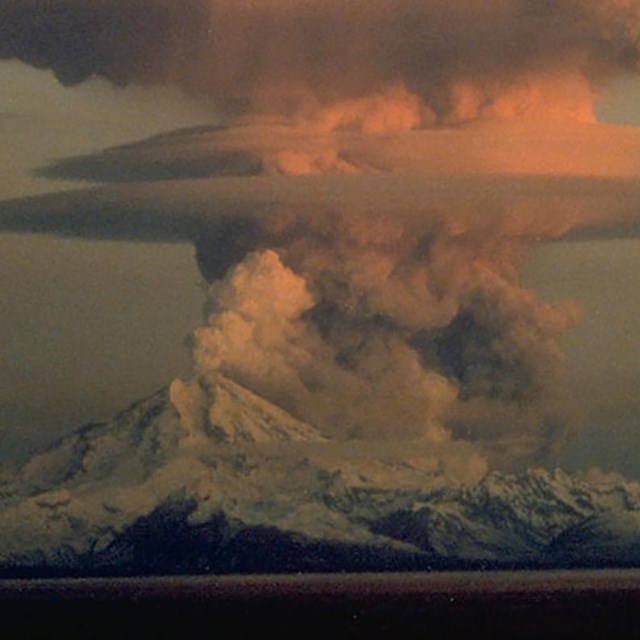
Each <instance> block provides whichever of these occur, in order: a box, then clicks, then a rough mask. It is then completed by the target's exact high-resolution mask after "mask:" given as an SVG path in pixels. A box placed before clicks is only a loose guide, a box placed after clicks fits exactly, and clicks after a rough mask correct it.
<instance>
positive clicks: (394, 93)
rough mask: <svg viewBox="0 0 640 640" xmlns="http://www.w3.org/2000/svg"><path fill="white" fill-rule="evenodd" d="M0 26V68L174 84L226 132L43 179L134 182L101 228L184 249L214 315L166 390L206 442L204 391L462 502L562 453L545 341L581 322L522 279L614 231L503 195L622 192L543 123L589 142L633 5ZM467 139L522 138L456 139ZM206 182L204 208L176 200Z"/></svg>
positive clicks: (286, 8) (41, 6)
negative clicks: (269, 412)
mask: <svg viewBox="0 0 640 640" xmlns="http://www.w3.org/2000/svg"><path fill="white" fill-rule="evenodd" d="M0 24H1V25H2V26H1V27H0V42H2V43H3V44H2V45H0V46H1V47H2V48H1V49H0V56H1V57H4V58H10V57H17V58H20V59H22V60H25V61H26V62H29V63H31V64H34V65H36V66H40V67H48V68H51V69H53V70H54V72H55V73H56V75H57V76H58V77H59V78H60V79H61V80H62V81H63V82H65V83H70V84H71V83H74V82H78V81H82V80H84V79H86V78H88V77H90V76H92V75H101V76H104V77H106V78H108V79H110V80H111V81H113V82H114V83H116V84H125V83H129V82H139V83H142V84H144V83H154V82H166V83H174V84H177V85H179V86H180V87H182V88H183V89H184V90H185V91H188V92H189V93H191V94H193V95H196V96H198V97H200V98H201V99H202V100H204V101H206V102H208V103H210V104H211V105H212V106H213V107H215V109H217V110H218V111H219V112H220V111H222V112H224V113H226V114H227V115H228V116H229V118H230V119H231V120H232V121H233V125H232V126H229V127H227V128H221V129H218V130H216V131H214V132H211V131H208V132H207V131H202V130H198V131H195V132H194V131H191V132H188V133H186V134H185V135H184V136H180V135H178V136H169V137H165V136H161V137H159V138H158V139H156V140H155V141H151V143H150V144H148V145H146V146H145V145H143V146H142V148H138V147H137V146H133V147H131V146H129V147H126V148H121V149H120V150H112V151H111V152H106V153H105V154H103V155H102V156H98V157H94V158H93V161H92V162H87V159H80V160H79V161H78V160H77V159H76V160H75V161H74V160H73V159H72V160H71V161H68V162H66V163H64V162H63V163H60V164H59V165H58V166H57V167H55V166H54V167H53V168H50V173H49V175H56V172H57V174H58V177H73V176H74V175H76V176H78V175H79V176H80V177H82V178H85V179H96V180H103V181H105V182H112V183H118V182H126V181H127V180H130V179H133V180H138V181H139V182H138V184H134V185H133V186H131V188H129V189H127V188H126V187H122V191H118V188H117V187H113V188H112V189H111V190H103V191H95V192H93V194H94V196H95V200H96V204H94V207H95V208H96V210H97V211H98V213H99V218H100V221H101V222H104V218H105V216H104V209H105V207H106V206H107V205H109V206H116V207H117V206H118V203H119V202H120V207H121V209H120V211H119V214H121V215H120V218H118V220H117V222H118V223H119V224H121V223H122V219H125V221H126V219H127V218H128V216H129V215H130V214H131V212H132V210H133V209H135V207H137V206H139V207H140V210H141V211H142V212H143V215H141V216H140V218H141V219H144V222H145V224H151V226H153V225H155V227H156V230H158V229H160V230H162V229H161V228H162V227H163V225H164V227H167V231H166V233H168V234H170V235H172V237H180V238H184V237H189V238H190V239H192V240H194V241H195V244H196V249H197V259H198V263H199V265H200V267H201V271H202V273H203V275H204V276H205V278H206V280H207V282H208V298H209V299H208V304H207V321H206V324H205V325H204V326H202V327H200V328H198V329H196V330H195V331H194V333H193V337H192V347H193V354H194V362H195V382H193V383H192V384H187V385H185V386H184V388H182V387H181V388H182V389H183V390H182V392H181V393H182V394H183V396H184V397H183V398H182V399H181V402H182V406H183V407H187V408H189V407H191V408H192V409H193V415H191V416H183V418H184V419H185V420H187V421H188V422H189V424H190V425H191V426H192V427H193V424H196V423H198V422H202V421H207V420H209V421H211V420H213V418H212V417H211V416H209V415H208V411H207V407H206V406H202V403H203V402H205V403H206V398H207V397H208V396H207V393H203V390H206V388H207V385H208V381H209V382H211V381H212V380H214V379H215V376H216V375H218V373H219V372H222V373H223V374H225V375H227V376H229V377H230V378H232V379H234V380H236V381H238V382H240V383H242V384H244V385H246V386H247V387H248V388H250V389H252V390H253V391H255V392H257V393H259V394H261V395H263V396H264V397H266V398H267V399H269V400H270V401H272V402H273V403H276V404H278V405H279V406H281V407H282V408H284V409H286V410H287V411H289V412H290V413H291V414H292V415H293V416H294V417H296V418H298V419H301V420H304V421H306V422H309V423H311V424H312V425H314V426H315V427H317V428H319V429H320V430H321V431H322V432H323V434H324V435H326V436H330V437H332V438H334V439H337V440H341V441H345V440H356V441H358V442H359V443H371V442H375V441H385V440H392V441H394V442H395V441H405V442H407V443H412V444H410V445H409V446H410V447H414V448H415V450H416V451H421V452H424V451H426V452H428V454H429V455H433V456H435V457H436V458H437V459H438V460H439V461H440V462H441V463H442V465H443V466H445V467H446V466H448V467H449V468H454V467H455V468H456V470H457V471H456V473H457V474H458V477H459V476H460V475H464V472H461V471H460V469H461V468H462V469H464V468H465V467H469V475H471V476H473V477H474V478H476V479H477V478H478V477H479V475H481V474H482V473H484V471H485V470H486V464H487V460H488V461H490V462H491V463H496V464H502V465H509V464H511V463H513V462H515V461H522V460H525V461H530V460H532V459H540V458H544V457H545V456H548V455H550V454H553V452H554V451H555V450H556V448H557V447H558V446H559V445H560V444H561V443H562V442H563V441H564V439H565V438H566V437H567V433H568V432H569V431H571V429H572V427H573V425H574V423H575V422H574V416H573V414H572V409H571V402H570V401H568V400H567V398H566V386H565V381H564V374H563V357H562V353H561V352H560V350H559V348H558V345H557V338H558V336H559V335H561V334H562V333H563V332H564V331H566V330H567V329H568V328H570V327H571V326H573V325H574V324H576V323H577V322H578V321H579V315H580V314H579V310H578V309H577V307H576V305H574V304H573V303H571V302H566V303H556V304H548V303H545V302H543V301H541V300H540V299H538V297H537V296H536V294H535V293H534V292H533V291H531V290H529V289H527V288H526V287H525V286H523V285H522V283H521V281H520V276H519V270H520V267H521V264H522V262H523V260H524V259H525V257H526V255H527V251H528V248H529V247H530V246H531V245H532V244H533V243H534V242H536V241H540V240H545V239H552V238H557V237H561V236H562V235H563V234H565V233H567V232H569V231H570V230H571V229H573V228H575V227H579V226H580V225H581V224H585V223H594V222H598V221H599V220H602V219H605V218H606V217H607V216H608V215H609V214H608V213H607V212H602V211H596V212H594V207H596V206H597V204H598V203H595V204H594V202H589V199H588V198H587V197H586V196H583V195H578V196H576V195H575V193H572V189H574V187H573V186H572V185H573V184H574V183H567V184H568V187H567V184H565V185H564V186H563V187H562V189H560V190H559V195H557V196H556V194H555V192H554V191H553V189H551V190H550V194H548V196H545V197H544V198H538V197H537V196H536V194H535V193H534V194H533V196H531V197H529V198H526V197H516V196H515V195H514V194H515V193H516V192H517V190H518V189H517V188H514V187H513V186H509V185H511V183H506V182H505V180H506V179H504V178H501V177H500V175H501V174H510V175H514V174H518V175H520V176H530V175H531V174H536V175H538V176H540V175H542V176H547V174H554V173H561V174H563V175H564V176H565V177H566V176H567V175H572V174H576V175H579V176H582V177H584V176H598V177H600V178H602V180H601V182H599V183H597V184H596V185H595V187H594V188H596V187H597V188H598V189H602V190H604V191H606V192H609V191H611V190H612V189H613V191H616V190H617V187H616V185H614V186H613V187H611V185H610V184H608V183H606V180H605V178H610V177H620V176H632V177H633V178H634V179H637V169H636V167H635V165H634V166H631V165H633V162H631V161H630V160H628V159H626V158H624V159H622V160H621V159H620V158H619V157H617V156H616V154H610V155H611V157H614V156H615V157H616V159H615V162H614V163H613V164H607V163H606V162H603V159H602V156H601V155H600V152H601V150H602V148H603V146H602V144H603V143H602V141H601V140H599V141H597V143H596V144H593V145H591V143H592V142H593V141H594V140H595V138H594V137H593V136H591V135H590V136H589V137H588V140H589V144H590V145H591V146H588V147H587V150H588V153H584V154H583V156H584V157H580V158H579V159H577V160H576V158H574V157H573V156H572V155H571V153H572V151H573V140H572V139H571V138H570V137H569V138H568V139H567V138H566V137H565V138H563V137H562V135H566V134H560V130H559V129H558V128H557V125H556V128H550V127H549V125H548V122H549V121H557V120H562V121H565V120H573V121H577V122H580V123H584V122H591V121H593V120H594V115H593V106H594V102H595V100H596V98H597V95H598V91H599V90H600V88H601V87H602V86H603V85H604V84H605V83H606V82H607V81H608V80H609V79H610V78H612V77H615V76H617V75H624V74H631V73H635V72H637V70H638V63H639V59H640V49H639V47H638V42H639V37H640V3H638V2H634V1H625V0H604V1H596V0H562V1H559V2H555V3H551V2H542V1H538V0H489V1H487V2H477V1H474V0H457V1H455V2H445V1H444V0H424V1H418V0H366V1H365V0H351V1H348V2H327V1H325V0H304V1H293V0H261V1H259V2H254V1H248V0H209V1H204V0H189V1H187V2H184V3H179V4H177V3H174V2H170V1H168V0H166V1H164V0H155V1H153V0H127V1H126V2H125V1H124V0H111V1H109V2H108V1H107V0H95V1H91V0H84V1H83V0H59V1H58V2H55V3H54V2H49V1H47V0H14V1H12V2H8V3H5V5H3V6H2V8H0ZM482 119H493V120H503V119H523V120H526V121H527V122H534V123H535V125H533V126H532V127H531V128H527V129H526V130H525V133H526V135H525V136H523V135H522V132H517V131H516V130H514V129H509V130H508V132H507V134H506V135H502V136H501V135H499V134H498V135H496V131H498V130H499V127H500V126H502V125H493V124H492V125H491V127H493V126H495V127H496V129H489V132H488V133H486V131H485V134H483V135H480V137H477V136H478V134H477V132H478V129H477V128H473V127H462V126H459V125H461V124H463V123H468V122H470V121H475V120H482ZM452 125H455V128H454V127H453V126H452ZM562 126H563V127H564V125H562ZM416 129H436V131H421V132H417V131H415V130H416ZM573 130H574V129H571V131H573ZM514 131H515V132H516V135H515V136H513V135H511V134H512V133H514ZM576 131H578V129H576ZM545 132H546V134H547V137H548V138H549V139H550V142H549V141H547V142H544V138H545V136H544V134H545ZM425 134H426V135H425ZM541 134H542V135H541ZM474 136H476V137H474ZM621 137H622V136H619V138H621ZM541 138H542V141H541ZM558 140H560V143H559V144H558ZM523 141H524V142H523ZM417 143H419V152H415V151H414V150H413V145H414V144H417ZM452 145H453V146H452ZM518 145H520V146H518ZM554 145H555V146H554ZM538 151H541V153H540V154H538ZM618 155H619V154H618ZM585 158H586V159H585ZM136 167H138V170H136ZM74 172H75V173H74ZM78 172H81V173H80V174H79V173H78ZM44 173H45V174H46V170H45V172H44ZM461 173H462V174H474V175H476V176H477V175H480V176H484V178H486V180H484V181H480V182H477V183H473V182H472V181H471V179H469V178H464V177H463V178H460V175H457V174H461ZM304 174H307V175H304ZM308 174H315V175H308ZM328 174H334V175H328ZM335 174H342V175H340V176H337V175H335ZM203 177H207V178H209V179H210V181H211V185H212V187H211V188H212V191H207V188H206V185H203V183H205V182H206V181H198V180H191V181H185V183H184V184H182V191H180V188H181V186H180V185H181V182H182V181H181V179H183V178H203ZM160 178H162V179H165V180H164V183H163V184H159V183H156V182H154V181H155V180H158V179H160ZM166 178H172V182H173V183H175V184H172V185H171V186H167V182H168V181H167V180H166ZM338 178H343V179H344V180H338ZM454 178H455V179H458V182H456V183H455V184H454V182H455V180H454ZM314 179H315V180H314ZM547 179H549V178H548V176H547ZM145 181H146V182H145ZM143 182H145V183H144V185H143V186H142V187H141V186H140V184H141V183H143ZM425 184H426V185H427V186H425ZM452 184H453V187H451V185H452ZM473 184H475V186H474V187H473V188H472V185H473ZM505 184H507V187H506V191H507V192H508V195H507V197H502V195H499V196H495V193H494V192H499V191H500V189H501V188H502V187H499V185H503V186H504V185H505ZM514 184H515V183H514ZM576 184H577V187H575V190H576V191H578V192H580V188H581V186H583V183H580V184H578V183H576ZM211 185H210V186H211ZM447 185H448V186H447ZM520 186H527V185H526V184H525V182H521V183H520ZM458 188H459V189H460V191H461V192H462V194H461V196H460V197H451V192H452V191H453V190H455V189H458ZM527 188H528V186H527ZM567 190H568V192H569V196H568V197H565V196H566V192H567ZM534 191H535V190H534ZM90 195H91V194H90ZM503 195H504V194H503ZM609 195H611V194H609ZM607 197H609V196H607ZM625 197H626V196H625ZM65 198H67V196H65ZM618 198H620V199H619V200H617V199H618ZM629 198H630V201H633V205H634V206H635V205H636V204H637V201H638V194H637V188H636V189H635V190H634V191H633V193H632V194H631V195H630V196H629ZM613 199H614V200H615V201H616V207H615V212H614V213H613V214H611V215H612V216H613V215H615V216H618V215H620V216H621V217H624V215H626V214H627V211H626V210H624V207H626V205H627V204H629V202H627V201H625V202H624V203H623V204H624V207H621V206H620V203H621V202H622V200H623V198H622V197H620V196H619V195H618V194H617V193H616V194H615V197H614V198H613ZM80 200H82V197H80ZM67 201H68V198H67ZM125 203H126V204H125ZM36 204H38V203H36ZM63 206H65V205H64V202H63ZM154 207H155V208H157V210H158V211H159V212H160V213H161V214H162V215H161V216H158V218H157V219H154V218H153V215H148V214H149V212H153V210H154ZM172 207H174V209H175V211H173V210H172ZM198 207H200V208H201V213H202V214H201V215H200V214H196V213H194V211H195V209H196V208H198ZM408 207H414V210H413V211H409V212H408V213H406V209H407V208H408ZM89 210H90V207H83V209H82V211H83V215H87V211H89ZM634 210H635V209H634ZM401 211H405V213H399V212H401ZM18 213H19V215H18V217H20V216H24V211H23V210H19V211H18ZM37 215H40V211H38V212H37ZM117 217H118V216H112V217H111V218H109V219H108V220H107V222H109V221H111V222H113V220H114V219H115V218H117ZM61 219H62V221H63V222H64V217H63V218H61ZM150 220H151V222H149V221H150ZM45 222H46V221H45ZM60 224H62V223H60ZM45 226H46V224H45ZM72 226H74V227H75V223H74V225H72ZM125 226H126V225H125ZM127 231H128V228H127ZM189 394H192V396H193V397H187V396H189ZM203 399H204V400H203ZM187 413H188V412H187ZM362 446H363V447H365V446H368V444H367V445H365V444H362Z"/></svg>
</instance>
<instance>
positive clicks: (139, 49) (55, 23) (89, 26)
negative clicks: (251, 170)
mask: <svg viewBox="0 0 640 640" xmlns="http://www.w3.org/2000/svg"><path fill="white" fill-rule="evenodd" d="M639 14H640V8H639V5H638V3H637V2H633V1H624V0H560V1H559V2H553V3H552V2H540V1H538V0H490V1H487V2H477V1H475V0H455V1H454V2H444V1H443V0H349V1H348V2H326V1H325V0H305V1H304V2H300V1H294V0H260V1H259V2H253V1H252V2H249V1H245V0H187V1H186V2H180V3H175V2H172V1H171V0H56V1H55V2H53V1H51V0H10V1H8V2H5V3H3V5H2V7H0V25H1V26H0V43H2V44H1V45H0V57H3V58H14V57H15V58H19V59H22V60H24V61H26V62H28V63H29V64H33V65H35V66H38V67H47V68H51V69H53V70H54V72H55V73H56V75H57V76H58V77H59V78H60V80H61V81H63V82H65V83H67V84H73V83H76V82H80V81H82V80H84V79H86V78H88V77H90V76H92V75H101V76H104V77H106V78H108V79H110V80H111V81H113V82H114V83H116V84H126V83H129V82H139V83H153V82H172V83H176V84H178V85H180V86H181V87H183V88H184V89H185V90H187V91H189V92H190V93H193V94H195V95H199V96H201V97H203V98H207V99H210V100H212V101H213V102H214V103H215V104H216V106H217V107H218V108H221V109H223V110H225V111H226V112H227V113H229V114H235V115H238V114H241V113H251V114H255V113H258V112H261V113H280V114H282V113H286V114H287V115H289V116H293V117H296V118H311V119H312V120H313V121H314V122H315V123H316V124H322V125H324V126H328V127H335V126H354V125H355V126H358V127H361V128H365V129H368V130H373V131H375V130H388V129H389V128H390V127H393V128H414V127H416V126H424V125H430V124H436V123H443V122H444V123H450V122H462V121H467V120H472V119H475V118H478V117H483V116H488V117H513V116H524V117H532V116H533V117H543V118H549V117H552V118H568V117H569V118H574V119H579V120H583V121H584V120H591V119H593V112H592V104H593V100H594V97H595V96H596V94H597V92H598V90H599V87H600V86H601V85H602V83H603V82H605V81H606V80H607V79H608V78H610V77H612V76H615V75H619V74H625V73H634V72H636V71H637V67H638V33H639V26H640V19H639ZM376 101H377V102H378V107H376V106H375V102H376ZM380 104H382V105H383V108H381V107H380ZM319 114H320V117H319Z"/></svg>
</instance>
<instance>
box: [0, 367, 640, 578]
mask: <svg viewBox="0 0 640 640" xmlns="http://www.w3.org/2000/svg"><path fill="white" fill-rule="evenodd" d="M200 395H202V396H206V399H207V402H206V403H203V406H207V413H206V415H203V416H202V419H201V420H194V417H193V416H194V415H197V412H195V411H194V410H193V406H189V407H188V409H189V410H188V411H185V403H191V405H193V402H194V401H197V399H198V397H199V396H200ZM194 399H195V400H194ZM0 496H1V501H0V549H1V551H0V566H1V567H2V574H3V575H5V576H25V575H28V576H33V575H55V576H60V575H65V576H75V575H133V574H142V575H153V574H174V573H199V574H203V573H212V574H220V573H245V572H252V573H256V572H257V573H261V572H283V571H284V572H298V571H303V572H304V571H309V572H318V571H322V572H334V571H345V570H348V571H365V570H366V571H390V570H428V569H434V568H436V569H447V568H451V569H454V568H464V567H476V568H477V567H513V566H527V567H530V566H547V567H548V566H594V565H595V566H599V565H601V564H602V565H607V566H616V565H618V566H620V565H630V564H635V563H636V562H637V560H638V554H637V551H634V549H635V546H636V545H635V544H634V541H635V540H637V539H638V536H640V486H639V485H637V484H635V483H631V482H626V481H624V480H622V479H620V478H617V477H610V478H605V479H603V478H601V477H600V478H598V479H590V477H589V475H588V474H574V475H569V474H566V473H564V472H562V471H560V470H555V471H549V470H544V469H529V470H527V471H523V472H520V473H504V472H498V471H492V472H490V473H488V474H487V475H486V476H485V477H484V478H483V479H482V480H481V481H480V482H479V483H477V484H475V485H468V484H466V485H465V484H461V483H456V482H453V481H452V480H451V479H450V478H447V476H446V474H445V472H444V470H443V469H442V468H441V467H440V466H439V465H438V463H437V462H434V460H433V459H432V458H429V457H421V456H419V455H416V456H415V457H414V458H403V459H400V458H398V457H395V456H393V455H392V454H391V453H389V454H388V455H384V454H382V455H377V456H375V457H373V456H369V455H361V456H357V455H354V453H353V447H352V446H351V444H350V443H349V442H334V441H332V440H330V439H328V438H326V437H324V436H323V435H321V434H320V433H319V432H318V431H317V430H316V429H314V428H313V427H311V426H310V425H307V424H305V423H303V422H301V421H299V420H297V419H296V418H295V417H293V416H291V415H289V414H288V413H286V412H285V411H283V410H282V409H280V408H278V407H276V406H275V405H273V404H271V403H270V402H268V401H266V400H264V399H263V398H261V397H259V396H258V395H256V394H254V393H253V392H252V391H250V390H248V389H247V388H245V387H243V386H241V385H239V384H237V383H236V382H234V381H233V380H231V379H229V378H227V377H224V376H222V375H219V376H218V377H217V378H216V379H213V380H212V379H208V380H207V382H206V384H205V382H203V381H198V380H196V381H194V382H191V383H188V384H187V383H183V382H181V381H180V380H175V381H174V382H173V383H172V384H171V385H170V386H169V387H167V388H164V389H162V390H160V391H158V392H157V393H156V394H154V395H153V396H151V397H149V398H147V399H145V400H143V401H141V402H138V403H136V404H135V405H133V406H132V407H130V408H129V409H127V410H126V411H124V412H122V413H120V414H119V415H117V416H116V417H114V418H113V419H112V420H110V421H108V422H105V423H101V424H88V425H85V426H84V427H82V428H80V429H78V430H77V431H75V432H74V433H72V434H71V435H69V436H67V437H65V438H64V439H62V440H60V441H59V442H58V443H56V444H55V445H53V446H51V447H50V448H49V449H47V450H45V451H43V452H40V453H38V454H37V455H35V456H33V457H32V458H31V459H30V460H29V461H28V462H27V463H26V464H24V465H22V466H21V467H20V468H17V469H5V471H4V478H3V482H2V485H1V488H0ZM620 523H623V524H624V526H622V525H621V524H620ZM597 549H605V550H606V553H603V554H597V553H593V550H597Z"/></svg>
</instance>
